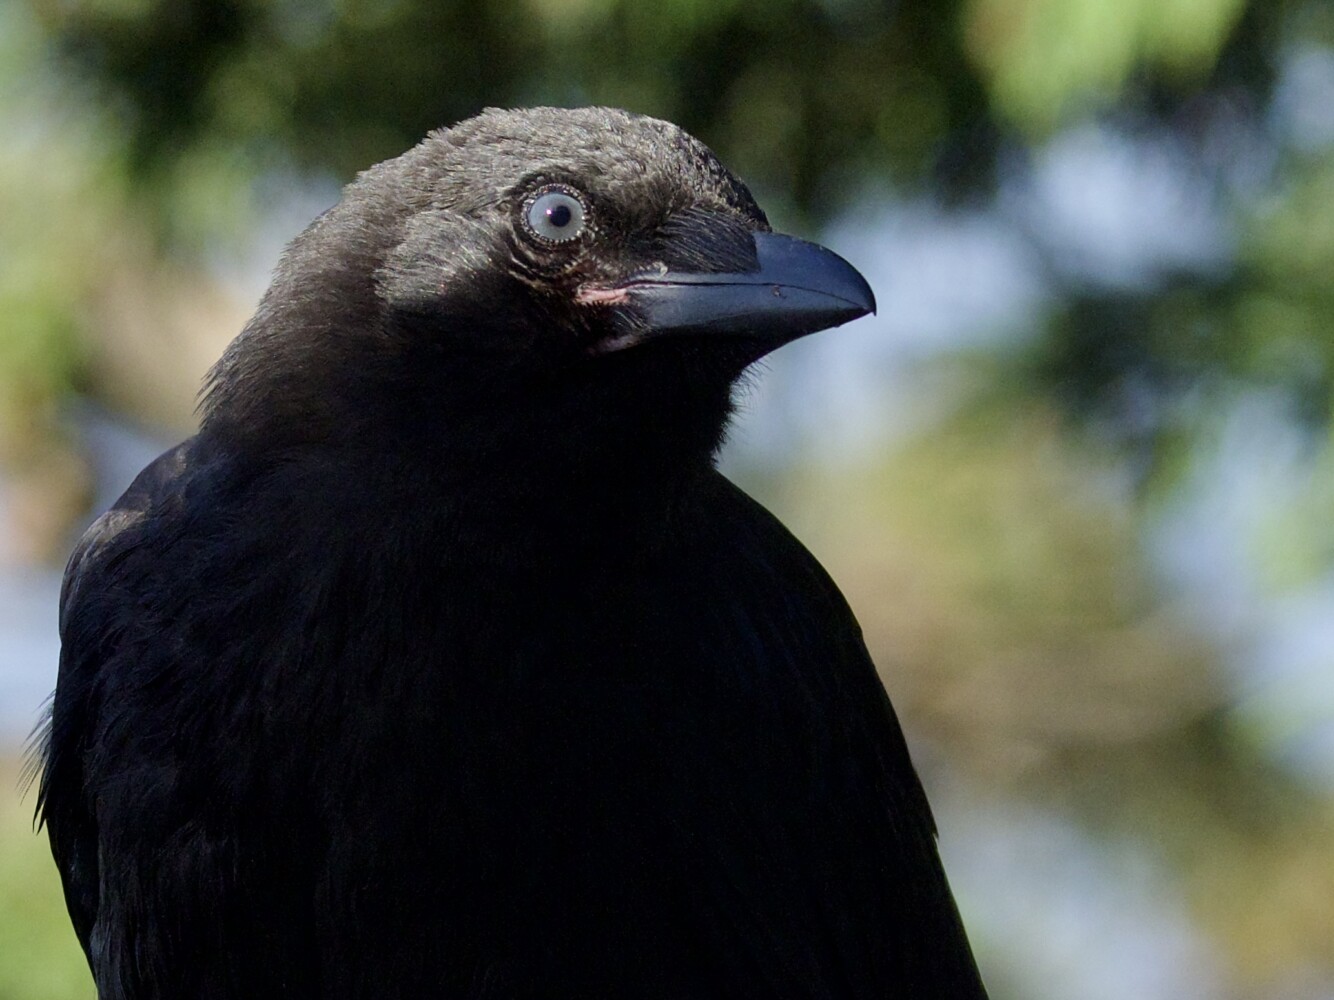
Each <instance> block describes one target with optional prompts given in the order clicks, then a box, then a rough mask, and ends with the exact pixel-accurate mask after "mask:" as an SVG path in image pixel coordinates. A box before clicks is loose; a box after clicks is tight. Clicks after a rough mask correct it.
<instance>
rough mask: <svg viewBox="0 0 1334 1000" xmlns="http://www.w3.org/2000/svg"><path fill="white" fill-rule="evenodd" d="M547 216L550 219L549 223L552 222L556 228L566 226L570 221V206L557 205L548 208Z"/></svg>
mask: <svg viewBox="0 0 1334 1000" xmlns="http://www.w3.org/2000/svg"><path fill="white" fill-rule="evenodd" d="M547 218H548V219H550V220H551V224H552V225H553V226H555V227H556V228H557V229H559V228H560V227H562V226H567V225H569V223H570V206H569V205H557V206H556V207H555V208H548V209H547Z"/></svg>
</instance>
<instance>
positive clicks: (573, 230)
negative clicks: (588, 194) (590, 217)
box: [523, 187, 584, 243]
mask: <svg viewBox="0 0 1334 1000" xmlns="http://www.w3.org/2000/svg"><path fill="white" fill-rule="evenodd" d="M523 221H524V224H525V225H526V227H527V229H528V232H529V233H531V234H532V235H533V236H536V237H537V238H538V239H539V240H541V241H542V242H544V243H566V242H568V241H570V240H572V239H575V238H576V237H578V236H579V234H580V233H582V232H583V231H584V203H583V202H582V201H580V200H579V198H578V197H577V196H576V195H575V193H574V192H573V191H571V190H569V189H568V188H563V187H547V188H542V189H541V190H540V191H538V192H537V193H536V195H534V196H533V197H532V198H530V199H529V200H528V202H527V203H526V204H525V206H524V210H523Z"/></svg>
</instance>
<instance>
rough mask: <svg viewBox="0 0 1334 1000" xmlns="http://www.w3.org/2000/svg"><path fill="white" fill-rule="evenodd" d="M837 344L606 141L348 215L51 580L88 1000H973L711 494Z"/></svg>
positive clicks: (461, 162)
mask: <svg viewBox="0 0 1334 1000" xmlns="http://www.w3.org/2000/svg"><path fill="white" fill-rule="evenodd" d="M871 307H872V300H871V297H870V291H869V289H867V288H866V286H865V284H864V282H862V281H861V278H860V276H858V275H857V274H856V272H855V271H853V270H852V269H851V267H849V266H848V265H847V264H845V263H844V262H842V261H841V260H839V259H838V258H836V257H834V256H833V255H832V254H830V253H829V252H828V251H825V250H823V249H821V248H818V247H815V246H813V245H811V244H805V243H802V242H800V241H796V240H791V239H788V238H786V237H779V236H776V235H772V234H770V232H769V227H768V224H767V222H766V220H765V218H764V215H763V213H762V212H761V211H760V210H759V208H758V207H757V206H756V205H755V203H754V201H753V200H752V198H751V196H750V195H749V193H748V192H747V191H746V189H745V187H744V186H743V185H742V184H741V183H740V182H739V181H737V180H736V179H735V178H734V177H733V176H732V175H731V174H729V173H728V172H727V171H726V170H725V169H724V168H723V167H722V166H720V165H719V163H718V161H717V160H716V159H715V158H714V156H713V155H712V154H711V153H710V152H709V151H708V150H707V149H706V148H705V147H704V146H702V145H701V144H700V143H698V142H697V141H696V140H694V139H692V138H690V137H689V136H688V135H686V134H685V133H683V132H681V131H680V130H679V129H677V128H675V127H674V126H672V125H669V124H667V123H665V122H660V121H656V120H653V119H649V118H644V117H639V116H635V115H630V114H627V113H624V112H619V111H612V110H606V109H585V110H578V111H566V110H553V109H537V110H529V111H510V112H501V111H491V112H487V113H486V114H483V115H481V116H479V117H478V118H475V119H472V120H470V121H467V122H464V123H462V124H460V125H457V126H455V127H454V128H451V129H448V130H443V131H440V132H437V133H434V134H432V135H431V136H430V137H429V138H427V139H426V140H425V141H424V142H423V143H421V144H420V145H419V146H417V147H416V148H415V149H413V150H411V151H409V152H408V153H405V154H404V155H403V156H401V157H399V158H397V159H395V160H391V161H388V162H386V163H383V164H380V165H379V166H377V167H374V168H372V169H371V170H369V171H367V172H365V173H364V174H363V175H362V176H361V177H360V178H359V179H358V180H357V181H355V182H354V183H353V184H351V185H350V186H349V187H348V189H347V190H346V192H345V194H344V197H343V200H342V201H341V203H340V204H339V205H337V206H336V207H334V208H333V209H331V210H329V211H328V212H327V213H326V214H325V215H323V216H322V217H321V218H320V219H318V220H317V221H316V222H315V223H313V224H312V225H311V227H310V228H309V229H307V231H306V232H305V233H303V234H302V235H301V236H300V237H298V238H297V239H296V240H295V241H294V242H293V244H292V245H291V247H290V248H289V249H288V251H287V252H286V254H285V255H284V257H283V259H282V261H281V263H280V264H279V266H278V269H277V272H276V274H275V277H274V281H273V284H272V287H271V288H270V290H269V291H268V293H267V294H266V295H265V297H264V299H263V301H262V303H261V305H260V307H259V310H258V312H257V314H256V316H255V317H254V319H253V320H252V321H251V322H250V324H249V325H248V326H247V327H246V329H245V331H244V332H243V333H242V334H241V336H240V337H238V338H237V340H236V341H235V342H234V343H233V344H232V346H231V347H230V348H229V349H228V351H227V352H226V354H225V355H224V357H223V358H222V360H221V361H220V362H219V364H218V365H217V367H216V368H215V370H214V371H213V373H212V374H211V377H210V382H209V385H208V387H207V394H206V396H205V400H204V404H203V407H202V421H201V429H200V432H199V434H198V435H197V436H195V437H193V438H191V439H190V440H188V441H186V442H184V443H183V444H181V445H180V446H178V447H177V448H175V449H173V450H172V451H170V452H168V453H167V454H165V455H163V456H162V457H161V458H159V459H158V460H157V461H156V462H154V463H153V464H152V465H150V466H149V467H148V468H147V469H145V470H144V472H143V473H141V474H140V476H139V478H138V479H137V480H136V481H135V483H134V484H133V485H132V486H131V487H130V489H129V491H128V492H127V493H126V494H125V495H124V496H123V497H122V498H121V500H120V501H119V502H118V503H117V504H116V506H115V507H114V508H113V509H112V510H111V511H109V512H108V513H107V514H105V515H103V516H102V517H101V518H100V519H99V520H98V521H97V522H96V523H95V524H94V525H93V527H92V528H91V529H89V531H88V533H87V534H86V535H85V536H84V538H83V540H82V541H81V542H80V544H79V547H78V549H77V550H76V551H75V553H74V555H73V557H72V558H71V560H70V565H69V569H68V571H67V573H66V578H65V589H64V593H63V595H62V601H61V635H62V640H63V646H62V653H61V665H60V677H59V682H58V687H57V691H56V696H55V700H54V705H53V711H52V717H51V723H50V730H49V734H48V738H47V740H46V743H45V756H44V771H43V775H42V783H41V793H40V808H41V812H42V816H43V818H44V820H45V822H46V824H47V826H48V828H49V832H50V838H51V844H52V848H53V851H54V854H55V857H56V861H57V863H58V865H59V868H60V871H61V875H62V877H63V880H64V886H65V893H66V898H67V901H68V904H69V909H70V914H71V917H72V919H73V922H74V926H75V929H76V931H77V932H78V935H79V939H80V941H81V942H82V944H83V946H84V949H85V951H86V952H87V954H88V959H89V962H90V964H91V967H92V970H93V974H94V977H95V979H96V982H97V987H98V991H99V996H100V997H101V998H102V1000H144V998H164V1000H165V998H172V1000H180V998H209V1000H224V998H226V1000H231V998H237V1000H240V998H246V1000H263V998H269V997H274V998H276V997H291V998H307V997H309V998H316V997H318V998H330V1000H333V998H339V1000H342V998H399V997H401V998H409V997H411V998H414V1000H419V998H422V997H470V998H487V997H496V998H499V997H507V998H508V997H515V998H519V997H524V998H528V997H531V998H538V997H542V998H566V997H569V998H574V997H581V998H582V997H646V998H647V997H663V998H668V997H670V998H687V997H744V996H756V997H781V998H786V997H791V998H815V997H826V998H835V997H912V998H936V997H942V998H943V997H950V998H954V1000H967V998H979V997H982V996H984V991H983V988H982V986H981V984H980V981H979V979H978V976H977V972H976V969H975V966H974V963H973V959H972V957H971V954H970V952H969V948H968V944H967V941H966V939H965V936H964V932H963V929H962V927H961V925H960V923H959V920H958V916H957V914H956V911H955V907H954V904H953V901H952V899H951V897H950V892H949V889H948V886H947V884H946V881H945V876H944V874H943V872H942V870H941V867H940V862H939V859H938V856H937V852H936V845H935V833H934V828H933V824H932V819H931V816H930V811H929V809H928V806H927V803H926V799H925V797H924V795H923V793H922V789H921V787H920V785H919V783H918V780H917V778H916V776H915V774H914V772H913V768H912V765H911V762H910V761H909V757H908V752H907V749H906V747H905V745H904V741H903V736H902V734H901V732H900V730H899V726H898V723H897V721H896V720H895V717H894V714H893V710H892V709H891V707H890V705H889V702H888V699H887V698H886V696H885V694H884V691H883V689H882V688H881V686H880V683H879V681H878V679H877V677H876V674H875V671H874V668H873V666H872V664H871V661H870V659H869V657H868V656H867V653H866V650H865V647H864V646H863V643H862V639H861V635H860V630H859V628H858V626H857V623H856V621H855V620H854V618H853V616H852V614H851V612H850V611H849V609H848V607H847V605H846V603H845V602H844V600H843V598H842V596H841V595H840V594H839V592H838V590H837V588H836V587H835V586H834V584H833V583H832V582H831V581H830V580H829V578H828V577H827V576H826V575H825V573H824V572H823V570H822V569H821V568H820V566H819V565H818V564H817V563H816V562H815V561H814V559H813V558H812V557H811V556H810V555H809V554H808V553H807V552H806V551H805V550H804V549H803V548H802V546H801V545H800V544H799V543H798V542H797V541H796V540H795V539H793V538H792V537H791V535H789V534H788V533H787V531H786V530H785V529H784V528H783V527H782V526H781V525H780V524H779V523H778V522H777V521H776V520H774V518H773V517H772V516H771V515H769V514H768V513H767V512H766V511H764V510H763V509H762V508H761V507H759V506H758V505H757V504H755V503H754V502H753V501H751V500H750V499H749V498H747V497H746V496H745V495H744V494H742V493H741V492H740V491H739V490H737V489H736V488H735V487H734V486H732V485H731V484H730V483H728V482H727V481H726V480H725V479H724V478H723V477H722V476H721V475H720V474H719V473H718V472H716V471H715V470H714V468H713V457H714V453H715V452H716V450H717V447H718V444H719V442H720V440H721V438H722V434H723V429H724V425H725V422H726V420H727V416H728V413H729V407H730V394H731V391H732V387H733V384H734V382H735V381H736V379H737V377H738V376H739V375H740V374H741V373H742V371H743V370H744V369H745V368H746V366H747V365H749V364H750V363H751V362H752V361H754V360H755V359H756V358H758V357H760V356H762V355H763V354H765V353H767V352H768V351H769V350H772V349H773V348H774V347H776V346H778V345H779V344H781V343H783V342H784V341H786V340H789V339H792V338H793V337H795V336H799V335H801V334H804V333H808V332H811V331H813V330H816V329H819V328H822V327H825V326H830V325H834V324H836V323H839V322H843V321H846V320H848V319H851V318H853V317H855V316H857V315H861V314H863V313H864V312H866V311H868V310H869V309H870V308H871Z"/></svg>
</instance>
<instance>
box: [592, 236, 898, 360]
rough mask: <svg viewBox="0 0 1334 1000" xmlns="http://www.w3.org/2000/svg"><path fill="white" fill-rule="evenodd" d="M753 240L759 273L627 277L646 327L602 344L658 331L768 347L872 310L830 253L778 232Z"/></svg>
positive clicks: (611, 346)
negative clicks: (732, 339) (739, 339)
mask: <svg viewBox="0 0 1334 1000" xmlns="http://www.w3.org/2000/svg"><path fill="white" fill-rule="evenodd" d="M754 239H755V254H756V259H757V263H758V264H759V267H758V269H757V270H754V271H744V272H739V273H730V274H710V273H695V272H677V271H667V272H665V273H663V274H655V275H644V276H642V277H637V278H634V279H632V280H630V281H628V282H626V283H625V285H623V286H622V289H623V290H624V292H625V295H626V299H627V300H628V302H627V304H629V305H630V306H631V309H632V310H633V312H634V314H635V315H636V317H637V319H638V320H639V322H640V323H642V324H643V326H642V327H641V328H640V329H639V330H637V331H636V332H635V333H632V334H630V335H628V336H626V337H624V338H617V339H616V341H615V342H612V343H608V344H606V345H604V349H608V350H615V349H617V348H620V347H628V346H630V345H631V344H632V343H639V342H642V341H645V340H653V339H657V338H658V337H660V336H682V335H709V336H712V335H721V336H734V337H743V338H746V339H753V340H757V341H760V342H762V343H763V345H764V347H765V350H766V352H767V351H769V350H773V349H774V348H776V347H779V346H780V345H782V344H786V343H787V342H788V341H792V340H796V339H797V338H798V337H804V336H805V335H806V334H808V333H815V332H816V331H817V330H825V329H828V328H829V327H831V326H839V325H841V324H843V323H847V322H848V321H849V320H854V319H857V318H858V317H861V316H865V315H866V314H867V313H873V312H875V296H874V295H873V294H872V292H871V286H870V285H868V284H867V283H866V279H865V278H863V277H862V276H861V274H860V273H859V272H858V271H857V269H856V268H854V267H853V266H852V265H851V264H849V263H848V262H847V261H846V260H844V259H843V258H842V257H840V256H839V255H838V254H836V253H834V252H833V251H832V250H826V249H825V248H824V247H822V246H819V245H818V244H815V243H807V242H806V241H805V240H799V239H796V238H794V237H792V236H781V235H779V234H777V233H755V234H754ZM636 325H638V324H636Z"/></svg>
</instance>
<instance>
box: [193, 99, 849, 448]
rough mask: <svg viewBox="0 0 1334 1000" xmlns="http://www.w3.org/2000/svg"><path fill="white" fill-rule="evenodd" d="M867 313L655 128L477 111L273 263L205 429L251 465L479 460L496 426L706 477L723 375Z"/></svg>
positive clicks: (696, 149) (347, 196)
mask: <svg viewBox="0 0 1334 1000" xmlns="http://www.w3.org/2000/svg"><path fill="white" fill-rule="evenodd" d="M873 309H874V298H873V296H872V293H871V290H870V288H869V287H868V286H867V284H866V282H865V280H864V279H863V278H862V277H861V275H860V274H858V273H857V271H856V270H854V269H853V268H852V266H851V265H849V264H848V263H847V262H845V261H844V260H843V259H842V258H840V257H838V256H837V255H835V254H833V253H832V252H830V251H829V250H826V249H824V248H823V247H820V246H817V245H815V244H813V243H808V242H805V241H803V240H799V239H795V238H793V237H788V236H782V235H778V234H775V233H773V232H772V231H771V230H770V227H769V224H768V221H767V220H766V218H765V216H764V213H763V212H762V211H761V210H760V209H759V207H758V206H757V205H756V203H755V200H754V199H753V198H752V197H751V195H750V192H749V191H748V190H747V189H746V187H745V185H743V184H742V183H741V182H740V181H739V180H738V179H737V178H736V177H734V176H733V175H732V174H731V173H730V172H728V171H727V170H726V169H725V168H724V167H723V166H722V165H721V164H720V163H719V162H718V160H717V158H716V157H715V156H714V155H713V153H712V152H710V151H709V149H708V148H706V147H705V146H704V145H703V144H702V143H700V142H699V141H698V140H696V139H694V138H693V137H691V136H689V135H688V134H686V133H685V132H683V131H682V130H680V129H679V128H677V127H676V126H674V125H671V124H669V123H667V122H663V121H659V120H656V119H653V118H647V117H644V116H640V115H634V114H630V113H627V112H624V111H617V110H611V109H604V108H583V109H574V110H567V109H555V108H534V109H526V110H514V111H498V110H491V111H487V112H485V113H483V114H481V115H479V116H477V117H475V118H472V119H469V120H467V121H465V122H462V123H460V124H458V125H456V126H454V127H452V128H449V129H443V130H440V131H437V132H434V133H432V134H431V135H430V136H429V137H427V139H425V140H424V141H423V142H422V143H421V144H419V145H418V146H417V147H415V148H414V149H412V150H409V151H408V152H407V153H405V154H403V155H402V156H400V157H398V158H396V159H393V160H389V161H386V162H385V163H381V164H379V165H378V166H376V167H373V168H371V169H370V170H368V171H366V172H364V173H363V174H362V175H360V177H358V179H357V180H356V181H354V182H353V183H352V184H351V185H349V186H348V188H347V189H346V191H345V192H344V196H343V199H342V201H341V202H340V203H339V204H338V205H337V206H335V207H334V208H332V209H331V210H329V211H328V212H326V213H325V214H324V215H323V216H321V217H320V218H319V219H318V220H316V222H315V223H313V224H312V225H311V227H310V228H309V229H307V231H306V232H305V233H303V234H302V235H301V236H300V237H298V238H297V240H295V241H294V242H293V244H292V245H291V247H289V248H288V250H287V252H286V253H285V255H284V257H283V259H282V261H281V263H280V265H279V267H278V269H277V272H276V274H275V278H274V282H273V285H272V287H271V288H270V290H269V292H268V293H267V294H266V296H265V298H264V300H263V301H262V303H261V306H260V309H259V311H258V313H257V314H256V316H255V318H254V319H253V320H252V321H251V323H250V324H249V325H248V327H247V329H246V330H245V331H244V332H243V334H242V336H241V337H239V338H238V339H237V340H236V341H235V342H234V343H233V345H232V347H231V348H229V350H228V352H227V353H226V355H224V357H223V359H222V361H221V362H220V363H219V365H218V366H217V367H216V368H215V370H214V372H213V374H212V377H211V384H210V388H209V392H208V396H207V399H206V404H205V428H206V429H207V428H209V427H210V424H211V423H212V424H214V425H218V426H223V425H228V426H231V427H232V428H233V429H237V428H239V429H244V430H246V431H249V432H251V434H252V436H253V437H255V438H256V439H257V440H263V441H266V442H270V443H272V442H277V441H282V440H284V439H285V438H286V437H287V435H289V434H292V433H297V434H299V435H301V436H302V438H303V440H310V439H314V438H319V437H321V436H323V437H325V438H330V437H332V438H347V437H349V436H356V433H357V431H356V429H357V428H363V429H364V425H365V423H366V422H367V421H370V420H374V421H379V422H381V423H385V422H388V423H393V424H394V426H395V436H396V437H401V436H402V435H408V436H415V435H416V434H419V433H422V432H424V433H426V434H428V435H430V436H432V437H434V438H437V439H438V438H440V437H441V435H443V436H444V437H445V438H447V439H449V440H453V441H457V442H459V443H460V445H461V446H464V447H466V443H467V442H472V443H473V444H474V445H475V446H477V447H479V448H493V449H494V448H495V447H496V444H497V442H496V437H497V435H500V434H502V433H503V429H504V428H506V427H508V428H511V429H512V431H513V433H514V434H516V435H522V436H523V437H524V438H525V439H527V440H529V441H532V442H535V443H536V442H540V441H541V440H542V437H543V434H544V433H545V431H546V430H550V431H551V432H552V434H553V435H554V436H555V437H559V436H560V434H561V433H562V432H563V433H566V434H568V435H572V436H574V437H575V438H578V439H579V440H580V441H583V442H585V444H586V443H587V442H589V441H597V440H599V439H598V432H599V429H600V430H601V431H603V432H606V433H610V434H612V435H613V436H619V437H621V438H623V439H624V442H625V444H626V446H627V447H631V448H642V446H643V445H644V444H645V440H644V438H645V436H646V435H649V436H655V439H661V440H662V441H663V442H664V443H670V442H675V445H676V446H677V447H678V448H679V449H683V451H684V452H689V453H701V454H703V455H704V456H707V455H709V454H710V453H711V452H712V450H713V449H714V448H715V447H716V445H717V443H718V441H719V440H720V438H721V433H722V428H723V425H724V423H725V421H726V417H727V413H728V408H729V399H730V395H729V394H730V389H731V386H732V384H733V383H734V382H735V380H736V379H737V377H738V376H739V375H740V374H741V372H742V371H743V370H744V369H745V368H746V366H748V365H749V364H750V363H751V362H753V361H755V360H756V359H758V358H760V357H761V356H763V355H765V354H767V353H768V352H769V351H771V350H773V349H774V348H776V347H778V346H780V345H782V344H784V343H787V342H788V341H790V340H793V339H795V338H796V337H800V336H802V335H804V334H807V333H811V332H814V331H816V330H820V329H824V328H826V327H829V326H834V325H838V324H840V323H844V322H847V321H848V320H851V319H854V318H856V317H858V316H862V315H864V314H866V313H867V312H870V311H872V310H873ZM443 424H448V427H449V430H448V431H444V430H442V429H441V427H442V425H443ZM264 425H268V426H264ZM468 428H472V429H471V430H468ZM650 428H656V430H650ZM604 443H605V442H604ZM502 450H503V449H502ZM585 450H587V449H586V448H585Z"/></svg>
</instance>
